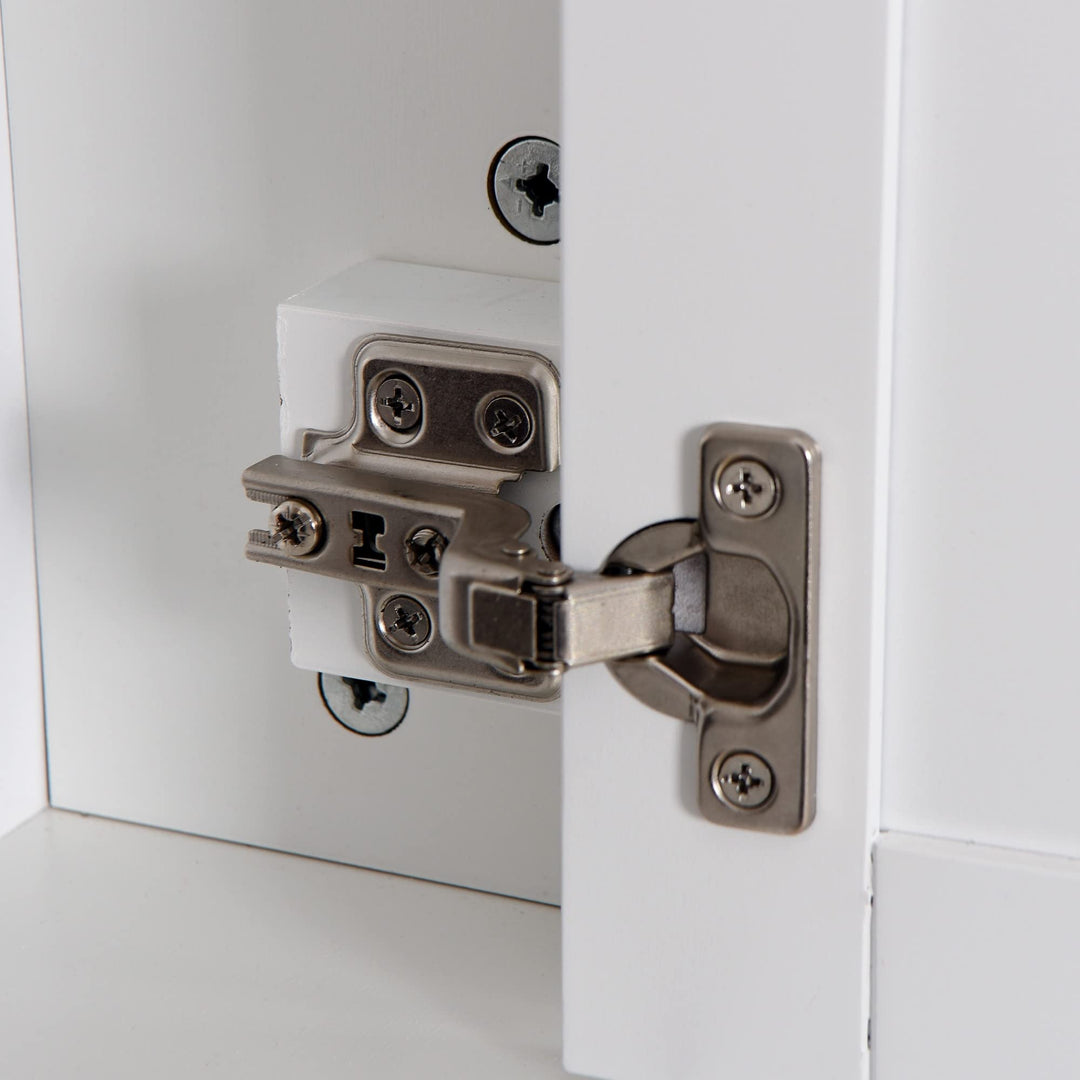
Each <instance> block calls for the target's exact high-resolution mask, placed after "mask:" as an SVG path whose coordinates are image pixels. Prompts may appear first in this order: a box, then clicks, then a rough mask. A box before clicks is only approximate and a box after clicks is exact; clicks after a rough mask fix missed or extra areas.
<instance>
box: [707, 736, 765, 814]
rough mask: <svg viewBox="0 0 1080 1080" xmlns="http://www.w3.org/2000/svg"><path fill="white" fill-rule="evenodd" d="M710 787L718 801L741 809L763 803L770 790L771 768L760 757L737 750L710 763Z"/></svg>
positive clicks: (752, 807) (750, 808)
mask: <svg viewBox="0 0 1080 1080" xmlns="http://www.w3.org/2000/svg"><path fill="white" fill-rule="evenodd" d="M711 780H712V788H713V791H714V792H715V793H716V797H717V798H718V799H720V800H721V801H722V802H726V803H728V804H729V805H731V806H734V807H737V808H739V809H741V810H756V809H757V808H758V807H761V806H764V805H765V804H766V803H767V802H768V801H769V799H770V798H771V796H772V793H773V771H772V769H770V768H769V766H768V764H767V763H766V761H765V760H764V758H760V757H758V755H757V754H751V753H749V752H748V751H745V750H740V751H738V752H737V753H734V754H728V755H727V756H726V757H718V758H717V759H716V760H715V761H714V762H713V764H712V770H711Z"/></svg>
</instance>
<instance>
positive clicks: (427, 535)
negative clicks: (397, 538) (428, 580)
mask: <svg viewBox="0 0 1080 1080" xmlns="http://www.w3.org/2000/svg"><path fill="white" fill-rule="evenodd" d="M446 544H447V540H446V537H445V536H443V534H442V533H441V532H439V530H438V529H433V528H431V526H429V525H424V526H421V527H420V528H419V529H415V530H414V531H413V532H411V533H410V534H409V536H408V539H407V540H406V541H405V558H406V560H407V561H408V563H409V565H410V566H411V567H412V568H413V569H414V570H415V571H416V572H417V573H418V574H422V575H423V576H424V577H435V576H436V575H437V574H438V572H439V563H440V562H442V557H443V552H444V551H445V550H446Z"/></svg>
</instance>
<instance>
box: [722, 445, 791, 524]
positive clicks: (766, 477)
mask: <svg viewBox="0 0 1080 1080" xmlns="http://www.w3.org/2000/svg"><path fill="white" fill-rule="evenodd" d="M779 494H780V486H779V484H778V483H777V480H776V477H775V476H774V475H773V472H772V470H771V469H769V468H768V466H766V465H762V463H761V462H760V461H754V460H753V459H752V458H740V459H739V460H738V461H729V462H728V463H727V464H726V465H721V466H720V468H719V469H718V470H717V473H716V478H715V480H714V482H713V495H714V496H715V497H716V501H717V502H718V503H719V504H720V505H721V506H722V507H723V508H724V509H725V510H729V511H730V512H731V513H733V514H735V515H736V516H737V517H744V518H755V517H761V516H762V515H763V514H767V513H768V512H769V511H770V510H771V509H772V508H773V507H774V506H775V505H776V503H777V500H778V497H779Z"/></svg>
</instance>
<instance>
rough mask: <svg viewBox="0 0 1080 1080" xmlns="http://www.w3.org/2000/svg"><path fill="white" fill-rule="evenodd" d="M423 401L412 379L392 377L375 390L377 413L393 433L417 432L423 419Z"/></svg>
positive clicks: (383, 381)
mask: <svg viewBox="0 0 1080 1080" xmlns="http://www.w3.org/2000/svg"><path fill="white" fill-rule="evenodd" d="M423 409H424V405H423V399H422V398H421V397H420V391H419V389H417V386H416V384H415V383H414V382H413V381H412V380H411V379H406V378H405V377H404V376H403V375H390V376H388V377H387V378H385V379H383V380H382V382H380V383H379V385H378V386H377V387H376V388H375V411H376V412H377V413H378V414H379V419H380V420H382V422H383V423H384V424H386V426H387V427H389V428H390V430H391V431H399V432H401V433H402V434H404V433H405V432H407V431H415V430H416V428H418V427H419V426H420V420H421V419H422V417H423Z"/></svg>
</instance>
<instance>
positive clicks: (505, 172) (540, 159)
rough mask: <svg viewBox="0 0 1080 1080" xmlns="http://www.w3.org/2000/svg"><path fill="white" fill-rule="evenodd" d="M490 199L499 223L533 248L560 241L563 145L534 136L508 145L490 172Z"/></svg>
mask: <svg viewBox="0 0 1080 1080" xmlns="http://www.w3.org/2000/svg"><path fill="white" fill-rule="evenodd" d="M488 197H489V198H490V200H491V208H492V209H493V210H494V211H495V214H496V215H497V216H498V218H499V220H500V221H501V222H502V223H503V224H504V225H505V226H506V227H507V228H508V229H509V230H510V232H512V233H513V234H514V235H515V236H517V237H519V238H520V239H522V240H528V241H529V242H530V243H532V244H555V243H558V240H559V144H558V143H555V142H552V141H551V140H550V139H543V138H540V137H537V136H530V137H528V138H523V139H515V140H513V142H509V143H507V144H506V145H505V146H504V147H503V148H502V149H501V150H500V151H499V152H498V153H497V154H496V155H495V158H494V160H493V161H492V163H491V168H490V169H489V170H488Z"/></svg>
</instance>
